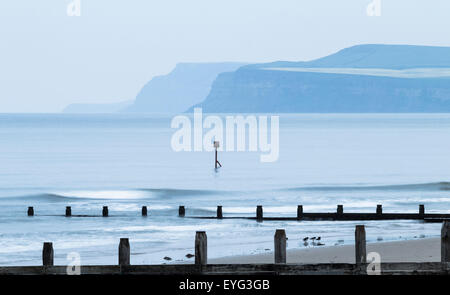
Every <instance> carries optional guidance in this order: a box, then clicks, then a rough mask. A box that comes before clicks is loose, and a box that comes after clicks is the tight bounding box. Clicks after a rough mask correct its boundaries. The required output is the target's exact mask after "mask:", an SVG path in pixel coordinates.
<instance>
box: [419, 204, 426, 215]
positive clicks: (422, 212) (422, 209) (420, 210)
mask: <svg viewBox="0 0 450 295" xmlns="http://www.w3.org/2000/svg"><path fill="white" fill-rule="evenodd" d="M419 215H425V205H423V204H421V205H419Z"/></svg>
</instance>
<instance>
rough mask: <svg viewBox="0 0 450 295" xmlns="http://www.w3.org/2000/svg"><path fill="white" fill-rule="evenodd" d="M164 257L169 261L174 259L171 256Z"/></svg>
mask: <svg viewBox="0 0 450 295" xmlns="http://www.w3.org/2000/svg"><path fill="white" fill-rule="evenodd" d="M163 259H164V260H167V261H170V260H172V258H170V257H169V256H166V257H164V258H163Z"/></svg>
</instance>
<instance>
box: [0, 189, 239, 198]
mask: <svg viewBox="0 0 450 295" xmlns="http://www.w3.org/2000/svg"><path fill="white" fill-rule="evenodd" d="M232 193H233V192H223V191H213V190H192V189H167V188H162V189H136V190H69V191H56V192H49V193H32V194H27V195H19V196H17V195H16V196H11V195H10V196H4V197H1V198H0V200H11V199H14V200H18V199H38V200H46V201H60V200H61V201H67V200H82V199H88V200H140V199H167V198H172V197H189V196H209V195H217V194H232Z"/></svg>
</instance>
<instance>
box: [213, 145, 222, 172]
mask: <svg viewBox="0 0 450 295" xmlns="http://www.w3.org/2000/svg"><path fill="white" fill-rule="evenodd" d="M219 146H220V144H219V142H218V141H214V148H215V149H216V162H215V164H214V167H215V168H216V169H217V168H219V167H217V164H219V166H220V167H222V164H220V162H219V161H218V160H217V149H218V148H219Z"/></svg>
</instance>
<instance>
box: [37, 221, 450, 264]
mask: <svg viewBox="0 0 450 295" xmlns="http://www.w3.org/2000/svg"><path fill="white" fill-rule="evenodd" d="M286 241H287V237H286V231H285V230H284V229H277V230H276V231H275V235H274V252H273V253H274V263H275V264H286V262H287V261H286V256H287V255H286ZM207 245H208V242H207V235H206V232H205V231H197V232H196V234H195V245H194V247H195V264H196V265H207V262H208V246H207ZM130 253H131V249H130V242H129V239H128V238H121V239H120V242H119V253H118V254H119V257H118V258H119V259H118V264H119V265H120V266H127V265H130ZM441 262H446V263H448V262H450V222H449V221H445V222H444V223H443V225H442V230H441ZM42 263H43V266H53V265H54V250H53V243H51V242H45V243H44V246H43V250H42ZM355 263H356V264H357V265H358V264H366V263H367V251H366V230H365V226H364V225H357V226H356V228H355Z"/></svg>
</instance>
